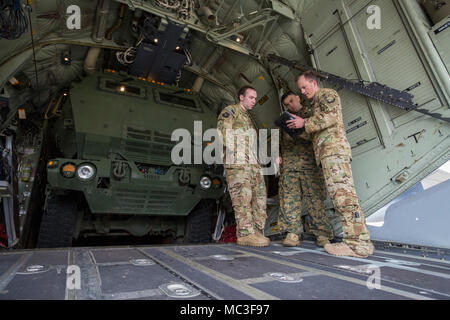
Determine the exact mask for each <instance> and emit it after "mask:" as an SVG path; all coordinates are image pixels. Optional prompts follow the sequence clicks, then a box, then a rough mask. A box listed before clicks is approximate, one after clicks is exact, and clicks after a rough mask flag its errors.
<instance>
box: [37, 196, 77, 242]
mask: <svg viewBox="0 0 450 320" xmlns="http://www.w3.org/2000/svg"><path fill="white" fill-rule="evenodd" d="M76 214H77V204H76V201H75V200H74V199H72V198H70V197H69V196H60V195H51V196H50V198H49V199H48V202H47V210H46V211H45V212H44V214H43V215H42V220H41V226H40V229H39V236H38V241H37V247H38V248H67V247H71V246H72V234H73V227H74V225H75V218H76Z"/></svg>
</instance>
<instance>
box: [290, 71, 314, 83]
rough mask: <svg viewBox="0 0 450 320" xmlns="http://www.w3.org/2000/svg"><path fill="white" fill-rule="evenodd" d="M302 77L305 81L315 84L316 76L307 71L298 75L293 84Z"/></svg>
mask: <svg viewBox="0 0 450 320" xmlns="http://www.w3.org/2000/svg"><path fill="white" fill-rule="evenodd" d="M301 76H303V77H304V78H305V79H306V80H307V81H313V80H314V81H316V82H317V76H316V73H315V72H314V71H312V70H308V71H305V72H303V73H302V74H300V75H299V76H297V78H296V79H295V82H297V81H298V79H300V77H301Z"/></svg>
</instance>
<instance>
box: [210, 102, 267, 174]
mask: <svg viewBox="0 0 450 320" xmlns="http://www.w3.org/2000/svg"><path fill="white" fill-rule="evenodd" d="M230 129H232V130H230ZM239 129H241V130H239ZM217 130H218V131H219V133H220V136H221V139H222V143H223V147H224V150H223V161H224V162H223V163H224V167H225V168H226V169H243V168H246V167H248V166H249V165H256V166H259V163H258V158H257V148H256V147H257V131H256V128H255V126H254V124H253V122H252V119H251V118H250V115H249V114H248V112H247V111H246V110H244V108H242V107H241V105H240V104H236V105H232V106H228V107H226V108H225V109H223V111H222V112H221V113H220V115H219V117H218V121H217ZM227 132H228V136H227ZM252 133H253V134H254V135H253V136H252ZM227 151H228V152H232V157H230V156H229V154H227ZM241 151H242V154H241Z"/></svg>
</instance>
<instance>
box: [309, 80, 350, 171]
mask: <svg viewBox="0 0 450 320" xmlns="http://www.w3.org/2000/svg"><path fill="white" fill-rule="evenodd" d="M312 111H313V116H312V117H310V118H308V119H305V130H306V132H307V133H309V134H312V135H313V147H314V152H315V156H316V161H317V164H318V165H319V164H320V161H321V160H322V159H323V158H325V157H329V156H333V155H343V156H349V157H351V155H352V153H351V147H350V144H349V143H348V140H347V136H346V134H345V128H344V122H343V118H342V106H341V98H340V97H339V95H338V93H337V92H336V91H334V90H333V89H320V90H319V92H317V94H316V95H315V96H314V98H313V101H312Z"/></svg>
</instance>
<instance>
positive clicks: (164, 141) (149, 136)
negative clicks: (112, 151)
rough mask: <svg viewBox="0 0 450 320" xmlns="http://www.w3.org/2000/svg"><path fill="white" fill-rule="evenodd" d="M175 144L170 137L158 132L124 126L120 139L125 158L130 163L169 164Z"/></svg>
mask: <svg viewBox="0 0 450 320" xmlns="http://www.w3.org/2000/svg"><path fill="white" fill-rule="evenodd" d="M175 145H176V142H174V141H171V135H169V134H165V133H162V132H158V131H151V130H145V129H137V128H132V127H129V126H126V127H125V128H124V134H123V139H122V147H123V149H124V150H125V157H126V158H127V159H128V160H130V161H133V160H134V161H140V162H146V163H154V162H156V163H161V162H164V163H171V152H172V148H173V147H174V146H175Z"/></svg>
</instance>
